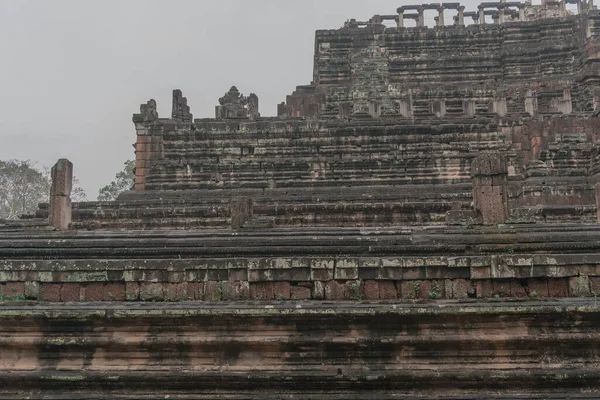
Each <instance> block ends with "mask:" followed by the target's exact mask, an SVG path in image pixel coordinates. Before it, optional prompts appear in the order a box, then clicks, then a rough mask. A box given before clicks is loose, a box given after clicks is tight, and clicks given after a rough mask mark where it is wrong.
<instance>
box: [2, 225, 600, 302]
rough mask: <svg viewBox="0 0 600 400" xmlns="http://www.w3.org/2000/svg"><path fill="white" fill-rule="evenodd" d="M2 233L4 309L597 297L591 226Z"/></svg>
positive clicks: (595, 238)
mask: <svg viewBox="0 0 600 400" xmlns="http://www.w3.org/2000/svg"><path fill="white" fill-rule="evenodd" d="M21 237H22V234H20V233H19V232H12V233H11V232H5V233H3V235H2V237H1V238H0V259H1V260H2V261H0V281H1V282H2V284H1V285H0V288H1V289H0V290H1V293H0V295H1V296H4V297H3V298H4V299H8V300H11V299H13V300H14V299H15V298H17V297H18V298H23V297H25V298H29V299H38V300H42V301H53V302H59V301H62V302H72V301H74V302H79V301H83V302H89V301H183V300H201V301H224V300H277V299H281V300H290V299H295V300H306V299H314V300H355V301H356V300H361V299H372V300H373V299H387V300H391V299H463V298H491V297H495V296H499V297H507V298H512V297H516V298H524V297H539V298H547V297H555V298H556V297H581V296H592V295H593V294H594V293H599V290H600V257H599V256H598V252H599V251H600V249H599V248H598V243H599V242H600V229H599V228H597V227H596V226H595V225H587V226H581V225H558V226H549V227H543V228H542V227H539V226H537V225H515V226H510V225H507V226H505V227H493V228H484V227H480V228H477V229H475V228H472V229H469V230H465V229H463V228H461V227H453V228H448V227H439V228H435V229H434V228H431V227H430V228H428V229H422V228H412V229H408V228H404V229H400V228H395V229H394V228H387V229H385V230H380V229H375V228H373V229H362V230H360V229H341V228H338V229H318V230H311V229H278V230H267V231H261V230H258V231H256V230H254V231H252V230H250V231H222V230H221V231H219V230H217V231H214V230H213V231H211V230H203V231H184V232H168V231H150V232H145V233H143V232H135V233H132V232H119V231H113V232H89V233H86V232H83V231H80V232H78V233H77V234H73V235H69V234H66V235H64V234H58V233H54V234H51V233H47V232H38V233H35V232H30V233H29V234H28V235H27V239H25V240H24V239H20V238H21Z"/></svg>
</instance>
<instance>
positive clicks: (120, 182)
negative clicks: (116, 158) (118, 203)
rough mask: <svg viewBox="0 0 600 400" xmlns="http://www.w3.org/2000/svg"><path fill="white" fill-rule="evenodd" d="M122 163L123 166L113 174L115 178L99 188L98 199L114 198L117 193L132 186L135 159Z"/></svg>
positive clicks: (110, 199) (109, 199) (108, 199)
mask: <svg viewBox="0 0 600 400" xmlns="http://www.w3.org/2000/svg"><path fill="white" fill-rule="evenodd" d="M124 165H125V168H123V170H122V171H119V172H118V173H117V175H115V179H114V180H113V181H112V182H110V183H109V184H108V185H106V186H104V187H103V188H102V189H100V191H99V192H98V200H99V201H112V200H116V199H117V197H118V196H119V194H121V193H122V192H124V191H126V190H130V189H131V188H132V187H133V184H134V183H135V161H133V160H128V161H125V163H124Z"/></svg>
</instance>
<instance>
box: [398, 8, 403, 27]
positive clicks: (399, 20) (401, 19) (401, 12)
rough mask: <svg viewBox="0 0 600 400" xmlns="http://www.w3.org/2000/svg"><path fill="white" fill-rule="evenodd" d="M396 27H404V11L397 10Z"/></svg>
mask: <svg viewBox="0 0 600 400" xmlns="http://www.w3.org/2000/svg"><path fill="white" fill-rule="evenodd" d="M396 22H397V23H398V28H404V11H398V20H397V21H396Z"/></svg>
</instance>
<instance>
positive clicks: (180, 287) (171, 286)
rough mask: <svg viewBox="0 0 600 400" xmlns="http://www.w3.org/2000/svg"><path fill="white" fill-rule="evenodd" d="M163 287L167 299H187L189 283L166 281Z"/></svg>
mask: <svg viewBox="0 0 600 400" xmlns="http://www.w3.org/2000/svg"><path fill="white" fill-rule="evenodd" d="M163 289H164V295H165V301H184V300H187V283H165V284H164V286H163Z"/></svg>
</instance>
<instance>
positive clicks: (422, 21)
mask: <svg viewBox="0 0 600 400" xmlns="http://www.w3.org/2000/svg"><path fill="white" fill-rule="evenodd" d="M417 11H418V12H419V19H418V20H417V26H418V27H423V26H425V9H424V8H423V7H419V8H418V9H417Z"/></svg>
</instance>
